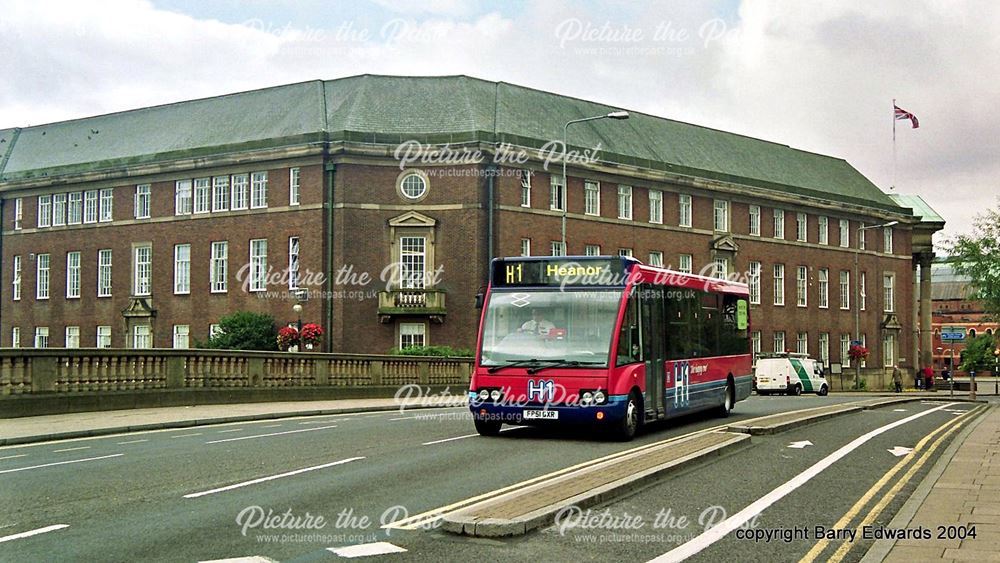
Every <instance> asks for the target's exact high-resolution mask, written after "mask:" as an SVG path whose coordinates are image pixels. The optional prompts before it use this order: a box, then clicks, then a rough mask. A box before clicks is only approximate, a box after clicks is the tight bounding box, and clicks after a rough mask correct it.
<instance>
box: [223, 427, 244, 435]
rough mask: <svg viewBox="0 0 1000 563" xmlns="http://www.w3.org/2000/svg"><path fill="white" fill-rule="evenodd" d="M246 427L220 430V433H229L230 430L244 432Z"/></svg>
mask: <svg viewBox="0 0 1000 563" xmlns="http://www.w3.org/2000/svg"><path fill="white" fill-rule="evenodd" d="M243 430H245V429H244V428H233V429H232V430H219V432H218V433H219V434H228V433H230V432H243Z"/></svg>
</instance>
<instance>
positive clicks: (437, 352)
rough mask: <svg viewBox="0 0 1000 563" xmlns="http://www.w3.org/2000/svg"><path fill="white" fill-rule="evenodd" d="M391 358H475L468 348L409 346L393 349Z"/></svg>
mask: <svg viewBox="0 0 1000 563" xmlns="http://www.w3.org/2000/svg"><path fill="white" fill-rule="evenodd" d="M389 353H390V354H392V355H393V356H450V357H452V358H471V357H473V356H475V354H473V353H472V350H469V349H468V348H452V347H451V346H411V347H409V348H403V349H402V350H400V349H398V348H393V349H392V350H391V351H390V352H389Z"/></svg>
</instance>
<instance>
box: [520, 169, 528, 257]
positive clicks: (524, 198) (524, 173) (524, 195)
mask: <svg viewBox="0 0 1000 563" xmlns="http://www.w3.org/2000/svg"><path fill="white" fill-rule="evenodd" d="M517 174H518V176H519V177H520V179H521V207H531V171H530V170H518V171H517ZM524 256H529V255H528V254H525V255H524Z"/></svg>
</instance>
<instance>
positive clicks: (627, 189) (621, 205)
mask: <svg viewBox="0 0 1000 563" xmlns="http://www.w3.org/2000/svg"><path fill="white" fill-rule="evenodd" d="M618 218H619V219H628V220H631V219H632V186H618Z"/></svg>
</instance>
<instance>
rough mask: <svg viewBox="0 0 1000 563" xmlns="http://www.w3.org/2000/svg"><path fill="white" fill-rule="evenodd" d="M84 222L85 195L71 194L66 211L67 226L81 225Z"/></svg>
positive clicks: (79, 193)
mask: <svg viewBox="0 0 1000 563" xmlns="http://www.w3.org/2000/svg"><path fill="white" fill-rule="evenodd" d="M82 222H83V193H82V192H73V193H71V194H69V204H68V205H67V211H66V224H67V225H79V224H80V223H82Z"/></svg>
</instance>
